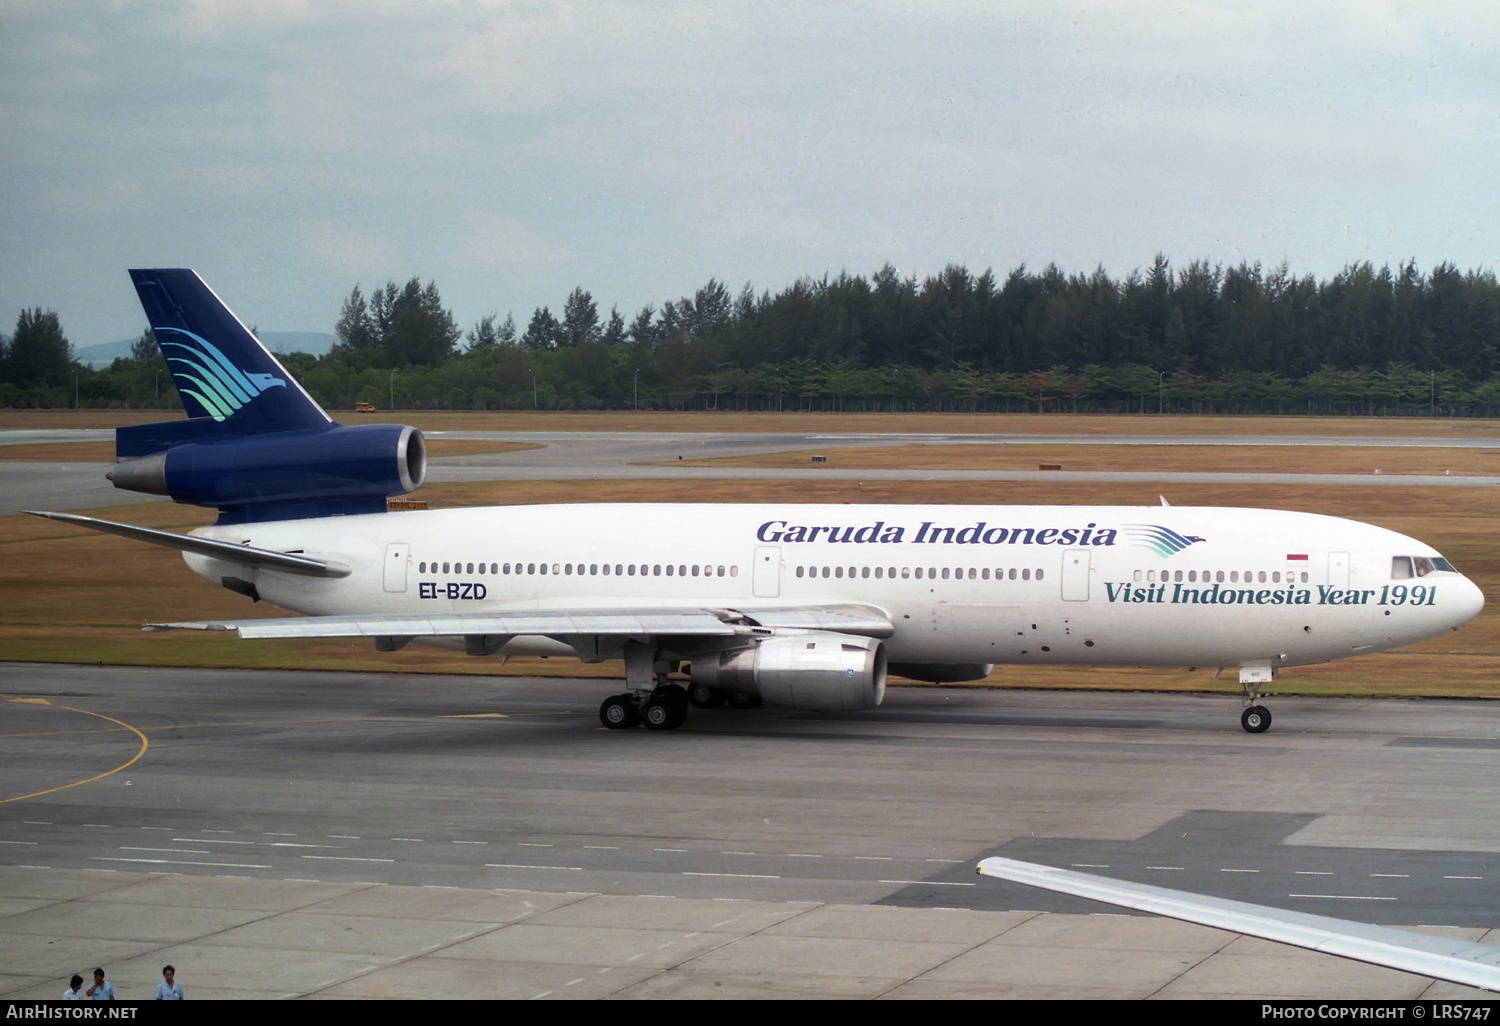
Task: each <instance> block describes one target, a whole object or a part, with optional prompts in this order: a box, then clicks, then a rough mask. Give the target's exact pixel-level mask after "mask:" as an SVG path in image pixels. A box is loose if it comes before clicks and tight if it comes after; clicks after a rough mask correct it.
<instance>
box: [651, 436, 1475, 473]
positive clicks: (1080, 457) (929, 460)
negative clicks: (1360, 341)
mask: <svg viewBox="0 0 1500 1026" xmlns="http://www.w3.org/2000/svg"><path fill="white" fill-rule="evenodd" d="M1226 441H1229V440H1228V439H1226ZM814 455H819V456H822V457H824V460H825V461H826V462H819V463H814V462H812V457H813V456H814ZM1044 463H1045V464H1049V465H1054V466H1056V465H1058V464H1061V469H1063V470H1092V471H1145V472H1159V473H1177V472H1181V471H1203V470H1209V469H1212V470H1215V471H1221V472H1226V473H1270V474H1305V473H1335V474H1373V473H1375V472H1376V471H1379V472H1381V473H1384V474H1443V473H1445V472H1450V471H1451V472H1452V473H1453V474H1455V475H1492V474H1496V473H1500V451H1492V450H1489V449H1451V448H1442V449H1440V448H1426V447H1407V446H1401V447H1396V446H1391V447H1377V446H1338V447H1336V448H1332V447H1328V446H1310V445H1296V446H1281V445H1231V444H1225V445H1181V446H1179V445H1089V444H1087V443H1079V444H1076V445H1073V444H1070V445H1050V444H1049V445H916V444H914V445H893V446H878V447H874V446H872V447H869V448H858V449H847V448H825V449H802V450H795V451H786V452H775V453H765V454H762V455H754V456H726V457H720V458H715V459H703V460H686V461H682V460H679V461H674V462H672V463H671V465H672V466H690V467H772V468H780V469H794V470H806V471H808V473H809V474H810V475H812V474H816V473H817V472H818V471H819V470H822V469H824V468H833V467H838V468H842V469H846V470H886V469H896V468H920V469H927V470H1036V469H1037V468H1038V467H1039V465H1041V464H1044ZM663 465H665V463H664V464H663Z"/></svg>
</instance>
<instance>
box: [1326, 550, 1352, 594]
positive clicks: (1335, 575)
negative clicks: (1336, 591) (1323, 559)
mask: <svg viewBox="0 0 1500 1026" xmlns="http://www.w3.org/2000/svg"><path fill="white" fill-rule="evenodd" d="M1328 586H1329V587H1330V588H1347V587H1349V553H1347V552H1330V553H1329V554H1328Z"/></svg>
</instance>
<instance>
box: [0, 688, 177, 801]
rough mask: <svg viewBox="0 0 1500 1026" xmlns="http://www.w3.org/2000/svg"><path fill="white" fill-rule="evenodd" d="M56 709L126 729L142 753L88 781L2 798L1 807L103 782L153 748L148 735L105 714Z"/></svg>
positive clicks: (81, 710) (133, 763) (68, 707)
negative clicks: (137, 742) (147, 738)
mask: <svg viewBox="0 0 1500 1026" xmlns="http://www.w3.org/2000/svg"><path fill="white" fill-rule="evenodd" d="M46 704H47V705H51V704H52V703H50V702H48V703H46ZM54 708H57V709H65V710H67V711H68V712H76V713H83V715H85V716H95V717H98V718H99V719H101V720H107V721H108V722H110V723H113V724H115V725H116V726H119V727H124V728H125V729H126V730H128V731H130V732H131V733H132V734H134V735H135V736H136V737H138V738H140V739H141V749H140V751H138V752H136V753H135V755H133V756H131V758H130V761H129V762H125V763H121V764H120V765H118V766H116V767H115V768H114V769H112V770H107V771H105V772H103V773H99V774H97V775H95V776H92V777H89V778H88V779H87V780H75V781H73V782H72V783H71V784H62V785H61V786H59V787H49V788H47V790H45V791H33V792H32V793H31V794H18V795H16V796H15V797H14V798H0V805H6V804H9V803H10V802H19V801H24V800H25V799H27V798H40V797H41V796H42V795H44V794H52V793H54V792H56V791H66V790H67V789H68V788H70V787H78V786H80V785H82V784H92V783H93V782H94V781H96V780H103V779H104V778H105V777H109V776H113V775H114V774H116V773H118V772H120V771H121V770H126V769H129V768H130V767H132V766H134V765H135V764H136V763H137V762H140V761H141V756H143V755H145V754H146V749H147V748H149V747H150V746H151V742H149V741H147V740H146V735H145V734H142V733H141V732H140V731H139V730H136V729H135V728H134V727H132V726H131V725H130V724H128V723H125V722H123V721H121V720H117V719H115V718H114V717H113V716H105V715H104V714H103V713H96V712H89V711H88V710H87V709H75V708H74V707H73V706H70V705H59V706H55V707H54Z"/></svg>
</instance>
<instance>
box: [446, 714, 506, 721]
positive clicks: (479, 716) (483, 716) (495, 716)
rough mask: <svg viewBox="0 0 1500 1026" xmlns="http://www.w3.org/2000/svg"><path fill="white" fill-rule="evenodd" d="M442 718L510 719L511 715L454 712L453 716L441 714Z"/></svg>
mask: <svg viewBox="0 0 1500 1026" xmlns="http://www.w3.org/2000/svg"><path fill="white" fill-rule="evenodd" d="M438 719H440V720H508V719H510V717H509V716H507V715H505V714H504V713H454V714H453V715H452V716H439V717H438Z"/></svg>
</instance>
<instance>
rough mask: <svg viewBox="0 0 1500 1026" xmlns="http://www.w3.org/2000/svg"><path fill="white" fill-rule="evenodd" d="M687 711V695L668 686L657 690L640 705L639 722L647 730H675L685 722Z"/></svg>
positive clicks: (674, 687) (679, 689)
mask: <svg viewBox="0 0 1500 1026" xmlns="http://www.w3.org/2000/svg"><path fill="white" fill-rule="evenodd" d="M679 696H680V697H679ZM687 711H688V701H687V694H686V693H685V692H684V691H683V690H682V689H681V688H679V687H677V686H675V685H669V686H667V687H661V688H657V689H656V690H655V691H653V692H652V693H651V697H650V698H648V699H646V700H645V701H644V702H642V703H641V722H642V723H644V724H645V725H646V729H647V730H676V729H677V728H678V727H680V726H682V724H683V722H684V721H685V720H687Z"/></svg>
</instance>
